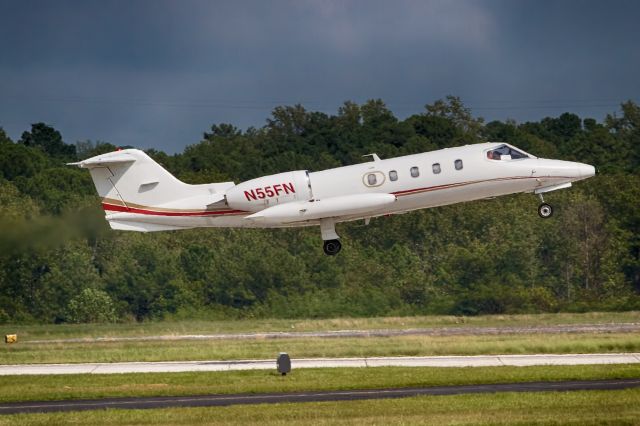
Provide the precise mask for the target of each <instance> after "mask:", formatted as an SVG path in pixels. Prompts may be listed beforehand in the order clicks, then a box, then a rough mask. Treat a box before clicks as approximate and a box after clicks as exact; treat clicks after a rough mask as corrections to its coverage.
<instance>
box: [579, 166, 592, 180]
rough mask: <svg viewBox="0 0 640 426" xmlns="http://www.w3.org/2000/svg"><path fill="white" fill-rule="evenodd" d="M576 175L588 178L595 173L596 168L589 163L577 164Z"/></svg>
mask: <svg viewBox="0 0 640 426" xmlns="http://www.w3.org/2000/svg"><path fill="white" fill-rule="evenodd" d="M578 175H579V176H580V177H581V178H583V179H586V178H590V177H591V176H595V175H596V168H595V167H593V166H591V165H589V164H582V163H579V164H578Z"/></svg>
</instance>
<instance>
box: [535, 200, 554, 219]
mask: <svg viewBox="0 0 640 426" xmlns="http://www.w3.org/2000/svg"><path fill="white" fill-rule="evenodd" d="M538 215H539V216H540V217H541V218H543V219H548V218H550V217H551V216H552V215H553V207H551V204H547V203H542V204H540V205H539V206H538Z"/></svg>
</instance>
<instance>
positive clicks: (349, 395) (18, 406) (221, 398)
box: [0, 379, 640, 414]
mask: <svg viewBox="0 0 640 426" xmlns="http://www.w3.org/2000/svg"><path fill="white" fill-rule="evenodd" d="M638 387H640V379H618V380H588V381H564V382H527V383H502V384H481V385H462V386H433V387H423V388H400V389H362V390H349V391H316V392H291V393H264V394H235V395H198V396H175V397H171V396H169V397H167V396H163V397H131V398H105V399H85V400H68V401H29V402H13V403H6V404H0V414H18V413H48V412H60V411H83V410H102V409H109V408H110V409H114V408H119V409H149V408H169V407H224V406H229V405H238V404H278V403H291V402H321V401H356V400H365V399H383V398H405V397H411V396H421V395H431V396H434V395H461V394H479V393H496V392H548V391H556V392H566V391H584V390H619V389H630V388H638Z"/></svg>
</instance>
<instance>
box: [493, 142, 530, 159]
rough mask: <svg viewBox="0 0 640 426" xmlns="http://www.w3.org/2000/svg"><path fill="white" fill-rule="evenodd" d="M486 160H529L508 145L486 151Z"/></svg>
mask: <svg viewBox="0 0 640 426" xmlns="http://www.w3.org/2000/svg"><path fill="white" fill-rule="evenodd" d="M487 158H488V159H489V160H519V159H522V158H529V156H528V155H527V154H525V153H524V152H520V151H518V150H517V149H514V148H511V147H510V146H508V145H500V146H499V147H497V148H495V149H492V150H490V151H487Z"/></svg>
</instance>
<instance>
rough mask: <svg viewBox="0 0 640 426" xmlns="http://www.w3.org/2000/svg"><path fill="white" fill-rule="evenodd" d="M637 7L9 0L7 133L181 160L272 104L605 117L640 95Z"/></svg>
mask: <svg viewBox="0 0 640 426" xmlns="http://www.w3.org/2000/svg"><path fill="white" fill-rule="evenodd" d="M638 22H640V2H638V1H608V2H604V1H599V2H595V1H568V0H564V1H556V2H550V1H541V0H538V1H515V0H505V1H501V0H490V1H481V0H477V1H464V0H448V1H427V0H424V1H397V0H395V1H374V0H368V1H346V0H342V1H302V0H298V1H293V0H292V1H274V0H269V1H240V0H236V1H193V0H189V1H184V0H182V1H177V0H176V1H159V0H153V1H141V0H133V1H105V0H100V1H91V0H89V1H86V0H85V1H80V0H78V1H62V0H56V1H28V0H26V1H15V0H0V126H2V127H4V129H5V130H6V131H7V132H8V133H9V135H10V136H11V137H12V138H13V139H16V140H17V139H18V138H19V136H20V134H21V133H22V132H23V131H24V130H27V129H29V126H30V124H31V123H34V122H39V121H44V122H46V123H49V124H51V125H53V126H54V127H56V128H57V129H58V130H60V131H61V132H62V134H63V137H64V139H65V141H66V142H67V143H73V142H75V141H76V140H84V139H91V140H104V141H108V142H111V143H113V144H115V145H133V146H136V147H140V148H148V147H155V148H158V149H162V150H165V151H168V152H179V151H182V149H183V148H184V147H185V146H186V145H189V144H193V143H197V142H198V141H199V140H200V139H201V136H202V133H203V132H204V131H206V130H208V129H209V128H210V126H211V124H213V123H222V122H228V123H232V124H234V125H236V126H238V127H240V128H243V129H246V128H247V127H248V126H256V127H260V126H262V125H264V123H265V120H266V119H267V118H268V117H269V115H270V112H271V110H272V109H273V107H274V106H277V105H284V104H286V105H292V104H295V103H302V104H303V105H304V106H305V107H306V108H307V109H310V110H317V111H324V112H327V113H336V111H337V109H338V107H339V106H340V105H341V104H342V103H343V102H344V101H345V100H353V101H356V102H364V101H365V100H367V99H370V98H382V99H383V100H384V101H385V102H386V103H387V105H388V106H389V107H390V108H391V109H392V110H393V111H394V113H395V114H396V115H397V116H398V117H400V118H405V117H407V116H408V115H411V114H414V113H419V112H422V111H423V108H424V105H425V104H427V103H431V102H433V101H434V100H436V99H438V98H442V97H444V96H446V95H448V94H452V95H456V96H460V97H462V99H463V101H464V102H465V103H466V104H467V105H468V106H470V107H471V108H472V109H473V112H474V114H475V115H478V116H482V117H485V118H486V119H489V120H491V119H500V120H504V119H507V118H514V119H516V120H518V121H525V120H538V119H540V118H542V117H545V116H557V115H559V114H560V113H562V112H564V111H571V112H575V113H577V114H579V115H581V116H583V117H586V116H589V117H593V118H596V119H598V120H601V119H602V118H604V116H605V115H606V114H607V113H608V112H614V111H616V110H618V104H619V103H620V102H621V101H624V100H627V99H633V100H635V101H636V102H637V101H638V100H639V99H640V45H639V42H640V25H638Z"/></svg>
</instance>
